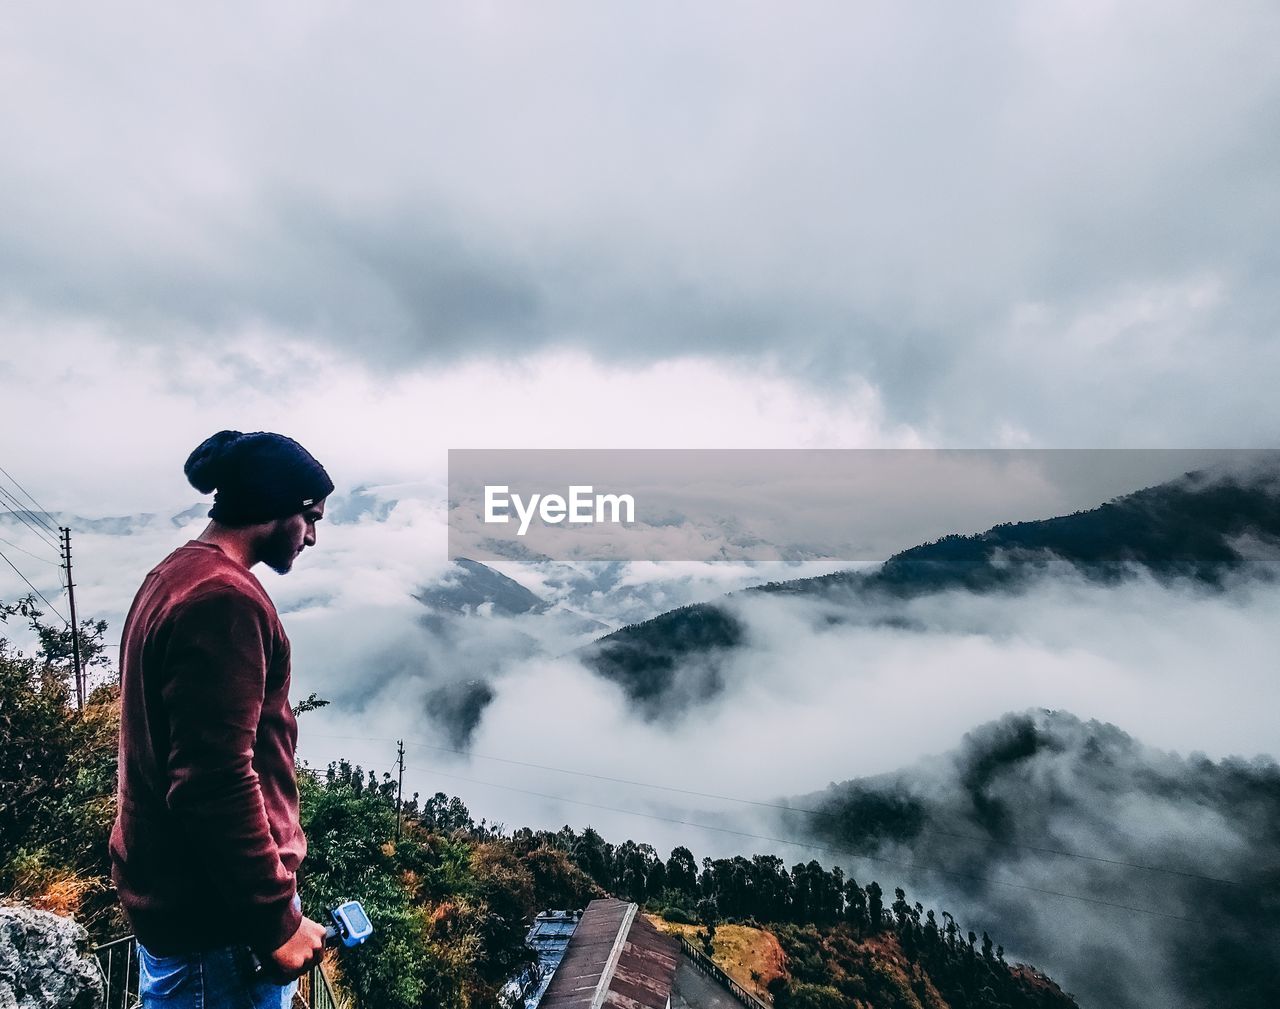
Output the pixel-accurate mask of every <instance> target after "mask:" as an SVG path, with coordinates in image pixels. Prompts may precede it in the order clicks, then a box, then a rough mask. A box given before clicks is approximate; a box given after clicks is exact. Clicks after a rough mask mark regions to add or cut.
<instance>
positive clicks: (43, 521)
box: [0, 466, 57, 533]
mask: <svg viewBox="0 0 1280 1009" xmlns="http://www.w3.org/2000/svg"><path fill="white" fill-rule="evenodd" d="M0 473H3V474H4V475H5V476H7V477H8V478H9V480H10V482H11V483H12V484H13V485H14V486H15V487H17V488H18V490H20V491H22V493H23V495H24V496H25V497H26V499H27V500H28V501H30V502H31V503H32V504H33V505H35V506H36V509H37V511H36V512H35V513H34V514H37V515H43V516H45V517H44V518H43V519H40V520H39V521H40V523H41V524H42V525H43V526H44V527H45V528H46V529H48V530H49V532H51V533H56V532H57V530H56V529H55V528H54V527H53V525H52V523H50V522H49V521H47V520H48V518H49V517H50V516H51V513H50V511H49V509H48V508H46V507H45V506H44V505H42V504H41V503H40V502H39V501H37V500H36V499H35V498H34V497H32V496H31V492H30V491H29V490H27V488H25V487H24V486H22V484H20V483H18V478H17V477H15V476H14V475H13V474H12V473H10V472H9V471H8V470H7V469H5V468H4V467H3V466H0Z"/></svg>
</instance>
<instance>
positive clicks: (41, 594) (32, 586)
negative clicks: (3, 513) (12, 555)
mask: <svg viewBox="0 0 1280 1009" xmlns="http://www.w3.org/2000/svg"><path fill="white" fill-rule="evenodd" d="M0 559H3V560H4V562H5V563H6V564H8V565H9V567H11V568H13V570H14V571H17V573H18V577H19V578H21V579H22V580H23V581H24V582H26V583H27V587H28V588H30V589H31V591H32V592H34V593H35V594H36V595H38V596H39V597H40V598H41V599H43V600H44V604H45V605H46V606H48V607H49V609H51V610H53V612H54V613H55V614H57V616H58V619H59V620H61V621H62V622H63V623H64V624H66V625H67V626H68V627H70V626H71V621H70V620H68V619H67V618H66V617H64V616H63V615H62V613H61V612H60V611H59V610H58V608H57V607H56V606H54V605H53V603H51V602H49V600H48V599H46V598H45V594H44V593H43V592H41V591H40V590H39V589H38V588H36V587H35V586H34V585H32V584H31V582H30V581H29V580H28V579H27V576H26V575H24V574H23V573H22V572H21V571H18V565H16V564H14V563H13V561H11V560H9V558H8V557H5V555H4V552H3V551H0Z"/></svg>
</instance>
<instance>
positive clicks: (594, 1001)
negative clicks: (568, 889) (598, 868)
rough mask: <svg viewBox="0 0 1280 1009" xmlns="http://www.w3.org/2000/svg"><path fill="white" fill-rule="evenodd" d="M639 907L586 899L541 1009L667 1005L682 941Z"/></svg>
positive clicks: (643, 1008) (654, 1007) (642, 1008)
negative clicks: (662, 929)
mask: <svg viewBox="0 0 1280 1009" xmlns="http://www.w3.org/2000/svg"><path fill="white" fill-rule="evenodd" d="M638 910H639V908H638V907H637V906H636V905H635V904H629V903H627V902H626V901H622V900H616V899H614V898H612V897H610V898H607V899H604V900H593V901H592V902H591V903H590V904H588V905H587V909H586V911H584V912H583V915H582V920H581V921H580V922H579V923H578V927H577V929H576V930H575V931H574V933H573V938H572V939H570V940H569V947H568V949H566V950H565V954H564V959H563V960H561V962H560V967H559V969H557V970H556V973H555V976H554V977H552V979H551V984H550V985H549V986H548V987H547V991H546V994H545V995H543V997H542V1002H541V1003H540V1006H539V1009H602V1007H612V1009H666V1005H667V1001H668V999H669V998H670V996H671V982H672V979H673V978H674V976H675V972H676V964H677V962H678V961H679V959H680V946H679V943H678V942H677V941H676V940H675V939H673V938H672V937H671V936H667V935H663V934H662V933H661V932H659V931H658V930H657V929H656V928H654V927H653V926H652V925H651V924H649V922H648V921H646V920H645V918H644V917H643V916H642V915H639V914H637V913H636V912H637V911H638Z"/></svg>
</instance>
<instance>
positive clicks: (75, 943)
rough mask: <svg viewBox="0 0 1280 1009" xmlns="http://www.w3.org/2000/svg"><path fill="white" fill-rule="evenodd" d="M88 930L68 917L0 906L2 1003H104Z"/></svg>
mask: <svg viewBox="0 0 1280 1009" xmlns="http://www.w3.org/2000/svg"><path fill="white" fill-rule="evenodd" d="M103 988H104V980H103V977H102V970H101V969H100V968H99V966H98V961H97V959H96V958H95V957H94V955H93V953H92V952H91V951H90V948H89V933H87V932H86V931H85V930H84V929H83V928H82V927H81V926H79V925H77V924H76V923H75V922H74V921H72V920H71V919H70V918H63V917H61V916H59V915H56V914H53V913H51V912H49V911H37V910H35V909H34V908H29V907H0V1009H55V1007H56V1009H102V1005H103V1001H104V994H103Z"/></svg>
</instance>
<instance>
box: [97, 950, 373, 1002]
mask: <svg viewBox="0 0 1280 1009" xmlns="http://www.w3.org/2000/svg"><path fill="white" fill-rule="evenodd" d="M93 952H94V954H95V955H96V956H97V958H98V966H99V967H100V968H101V969H102V976H103V978H104V979H105V981H106V998H105V1000H104V1002H103V1009H141V1006H142V999H141V997H140V996H139V995H138V940H137V939H136V938H135V937H134V936H131V935H126V936H124V937H122V938H120V939H112V940H111V941H110V942H105V943H103V944H102V945H101V946H95V947H94V948H93ZM298 994H299V995H301V996H302V999H303V1001H304V1002H306V1004H307V1006H308V1007H309V1009H348V1006H347V1004H346V1003H345V1002H344V1001H342V1000H341V999H339V998H338V996H337V995H335V994H334V991H333V986H332V985H331V984H329V977H328V975H326V974H325V972H324V971H323V970H322V969H321V968H320V967H312V968H311V970H309V971H308V972H307V973H306V974H304V975H302V977H300V978H298Z"/></svg>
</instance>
